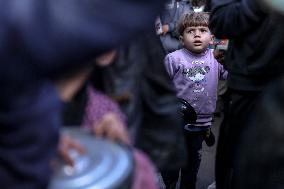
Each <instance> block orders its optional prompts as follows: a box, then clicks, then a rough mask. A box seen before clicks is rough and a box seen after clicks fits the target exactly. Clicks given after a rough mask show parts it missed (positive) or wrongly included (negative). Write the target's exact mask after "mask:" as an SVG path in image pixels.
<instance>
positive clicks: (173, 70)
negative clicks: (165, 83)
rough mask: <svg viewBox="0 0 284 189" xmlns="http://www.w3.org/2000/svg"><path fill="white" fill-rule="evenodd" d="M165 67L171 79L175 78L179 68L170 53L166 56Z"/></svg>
mask: <svg viewBox="0 0 284 189" xmlns="http://www.w3.org/2000/svg"><path fill="white" fill-rule="evenodd" d="M165 67H166V70H167V72H168V74H169V76H170V78H171V80H172V79H173V78H174V75H175V73H176V70H177V69H176V66H175V65H174V62H173V60H172V57H171V56H170V54H168V55H167V56H166V57H165Z"/></svg>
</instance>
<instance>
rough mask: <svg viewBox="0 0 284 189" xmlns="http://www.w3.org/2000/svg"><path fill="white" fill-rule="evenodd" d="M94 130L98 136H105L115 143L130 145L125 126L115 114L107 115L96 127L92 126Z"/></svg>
mask: <svg viewBox="0 0 284 189" xmlns="http://www.w3.org/2000/svg"><path fill="white" fill-rule="evenodd" d="M92 130H93V132H94V133H95V135H96V136H99V137H102V136H105V137H106V138H108V139H110V140H113V141H121V142H123V143H125V144H130V139H129V135H128V132H127V130H126V128H125V126H124V124H123V123H122V122H121V120H120V119H119V118H118V116H117V115H116V114H114V113H111V112H110V113H106V114H105V115H104V116H103V117H102V118H101V120H100V121H99V122H98V123H97V124H96V125H93V126H92Z"/></svg>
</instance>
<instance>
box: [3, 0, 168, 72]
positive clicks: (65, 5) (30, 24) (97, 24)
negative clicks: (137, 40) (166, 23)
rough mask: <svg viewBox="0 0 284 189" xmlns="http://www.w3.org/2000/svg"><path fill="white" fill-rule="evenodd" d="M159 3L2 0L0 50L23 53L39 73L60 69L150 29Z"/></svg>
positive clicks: (143, 0) (148, 0)
mask: <svg viewBox="0 0 284 189" xmlns="http://www.w3.org/2000/svg"><path fill="white" fill-rule="evenodd" d="M161 2H163V1H162V0H139V1H138V0H137V1H132V0H57V1H55V0H42V1H37V0H23V1H16V0H10V1H4V0H0V7H1V11H0V17H1V18H0V28H1V31H0V42H1V47H0V53H10V54H13V53H17V54H19V53H20V54H23V57H25V58H29V59H30V60H31V61H30V62H37V63H35V64H36V66H37V67H38V68H39V69H40V70H41V71H43V72H52V71H54V70H56V71H57V72H59V71H60V70H62V71H63V70H65V69H66V64H67V65H68V67H69V68H70V67H72V66H74V65H76V66H77V65H78V64H81V63H80V62H82V60H83V59H87V58H89V57H94V56H95V55H97V54H101V53H102V52H105V51H107V50H109V49H111V48H113V47H114V46H117V45H118V44H120V43H122V42H124V41H126V40H128V39H129V38H131V37H134V34H137V33H138V32H141V31H144V30H145V28H149V27H150V26H151V25H153V23H152V21H153V22H154V19H155V17H156V15H158V14H159V10H160V9H161V7H162V5H161ZM13 47H15V48H13ZM66 62H67V63H66Z"/></svg>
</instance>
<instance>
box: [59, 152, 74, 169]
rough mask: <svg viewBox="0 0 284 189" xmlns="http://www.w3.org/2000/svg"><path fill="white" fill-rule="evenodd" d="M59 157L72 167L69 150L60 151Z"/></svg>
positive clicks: (72, 162) (72, 161)
mask: <svg viewBox="0 0 284 189" xmlns="http://www.w3.org/2000/svg"><path fill="white" fill-rule="evenodd" d="M60 156H61V158H62V159H63V161H64V162H65V163H66V164H68V165H71V166H74V160H73V159H72V158H71V156H70V154H69V150H62V151H61V152H60Z"/></svg>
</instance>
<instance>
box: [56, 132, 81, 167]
mask: <svg viewBox="0 0 284 189" xmlns="http://www.w3.org/2000/svg"><path fill="white" fill-rule="evenodd" d="M70 150H76V151H78V152H79V153H80V154H84V153H85V148H84V147H83V146H82V145H81V144H80V143H79V142H78V141H77V140H75V139H73V138H72V137H71V136H69V135H68V134H62V135H61V137H60V140H59V145H58V154H59V157H60V158H62V159H63V161H64V162H65V163H66V164H68V165H71V166H74V160H73V159H72V157H71V156H70Z"/></svg>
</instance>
